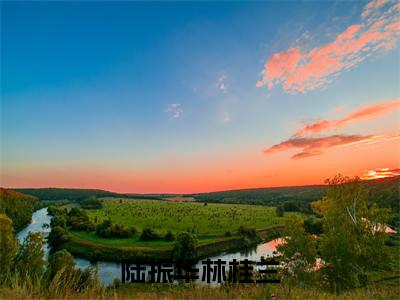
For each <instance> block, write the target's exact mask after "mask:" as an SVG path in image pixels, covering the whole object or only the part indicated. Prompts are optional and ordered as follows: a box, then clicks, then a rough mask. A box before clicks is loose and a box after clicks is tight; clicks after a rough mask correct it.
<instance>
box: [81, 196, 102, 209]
mask: <svg viewBox="0 0 400 300" xmlns="http://www.w3.org/2000/svg"><path fill="white" fill-rule="evenodd" d="M80 204H81V207H82V208H85V209H101V208H102V207H103V204H102V203H101V201H100V200H97V199H96V197H90V198H88V199H85V200H83V201H82V202H81V203H80Z"/></svg>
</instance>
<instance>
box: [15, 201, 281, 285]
mask: <svg viewBox="0 0 400 300" xmlns="http://www.w3.org/2000/svg"><path fill="white" fill-rule="evenodd" d="M51 218H52V217H51V216H50V215H48V214H47V208H42V209H40V210H37V211H36V212H34V213H33V215H32V222H31V224H29V225H28V226H27V227H26V228H24V229H23V230H21V231H20V232H19V233H18V234H17V238H18V240H19V241H20V243H22V241H23V240H24V239H25V237H26V236H27V234H28V232H43V233H44V234H45V235H47V234H48V233H49V231H50V228H49V227H46V226H44V225H45V224H50V221H51ZM279 241H280V240H279V239H277V240H272V241H270V242H267V243H262V244H259V245H258V246H256V247H254V248H252V249H250V250H247V251H240V252H233V253H222V254H220V255H217V256H213V257H210V259H211V260H216V259H219V258H220V259H221V260H225V261H231V260H232V259H237V260H242V259H245V258H247V259H249V260H256V261H257V260H259V259H260V257H261V256H264V257H268V256H272V255H273V252H274V251H275V250H276V246H277V244H279ZM48 253H49V246H48V245H47V244H46V245H45V256H46V258H47V257H48ZM75 264H76V266H77V267H78V268H86V267H88V266H92V267H95V266H96V265H97V267H98V274H99V277H100V280H101V282H102V283H103V284H106V285H109V284H111V283H112V282H113V281H114V279H115V278H119V279H120V278H121V264H120V263H118V262H108V261H98V262H96V263H91V262H89V261H88V260H86V259H81V258H75ZM196 268H199V277H200V278H201V276H202V264H201V261H199V262H198V263H197V265H196ZM149 269H150V266H146V271H148V270H149ZM199 282H201V281H199Z"/></svg>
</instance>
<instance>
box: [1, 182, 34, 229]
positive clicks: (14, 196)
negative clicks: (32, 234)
mask: <svg viewBox="0 0 400 300" xmlns="http://www.w3.org/2000/svg"><path fill="white" fill-rule="evenodd" d="M37 200H38V199H37V198H36V197H34V196H31V195H25V194H22V193H18V192H16V191H13V190H9V189H5V188H0V213H4V214H6V215H7V216H8V217H9V218H10V219H11V220H12V221H13V226H14V228H15V230H16V231H18V230H20V229H22V228H24V227H25V226H26V225H28V224H29V223H30V222H31V217H32V213H33V210H34V206H35V203H36V202H37Z"/></svg>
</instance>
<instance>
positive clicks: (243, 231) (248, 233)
mask: <svg viewBox="0 0 400 300" xmlns="http://www.w3.org/2000/svg"><path fill="white" fill-rule="evenodd" d="M238 233H239V235H241V236H242V237H245V238H249V239H253V238H256V237H257V232H256V230H255V229H254V228H248V227H244V226H240V227H239V229H238Z"/></svg>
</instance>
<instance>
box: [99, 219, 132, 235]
mask: <svg viewBox="0 0 400 300" xmlns="http://www.w3.org/2000/svg"><path fill="white" fill-rule="evenodd" d="M135 233H136V229H135V228H134V227H131V228H127V229H126V228H124V226H122V225H118V224H113V223H112V222H111V220H110V219H109V220H104V221H103V223H101V224H99V225H97V227H96V234H97V235H98V236H101V237H105V238H111V237H112V238H128V237H131V236H133V235H134V234H135Z"/></svg>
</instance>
